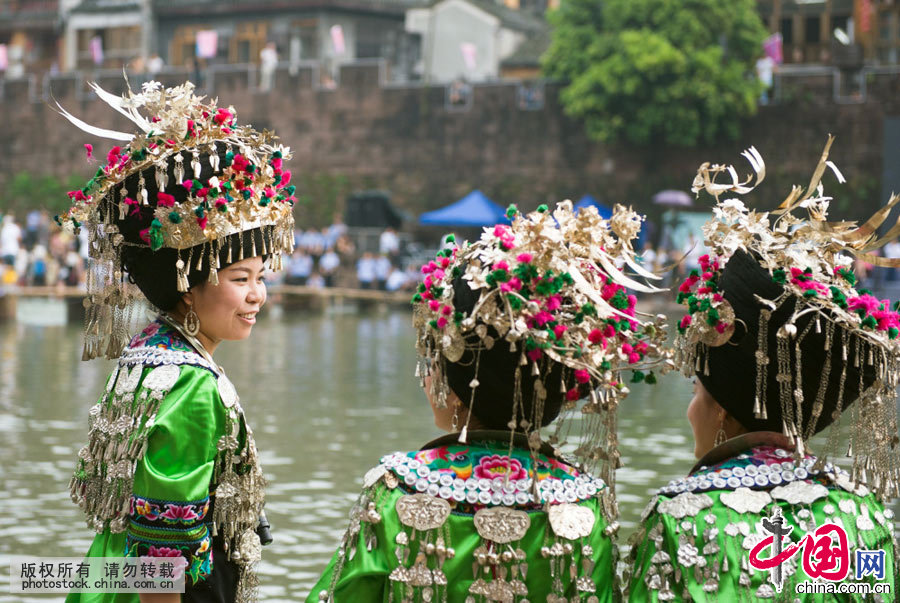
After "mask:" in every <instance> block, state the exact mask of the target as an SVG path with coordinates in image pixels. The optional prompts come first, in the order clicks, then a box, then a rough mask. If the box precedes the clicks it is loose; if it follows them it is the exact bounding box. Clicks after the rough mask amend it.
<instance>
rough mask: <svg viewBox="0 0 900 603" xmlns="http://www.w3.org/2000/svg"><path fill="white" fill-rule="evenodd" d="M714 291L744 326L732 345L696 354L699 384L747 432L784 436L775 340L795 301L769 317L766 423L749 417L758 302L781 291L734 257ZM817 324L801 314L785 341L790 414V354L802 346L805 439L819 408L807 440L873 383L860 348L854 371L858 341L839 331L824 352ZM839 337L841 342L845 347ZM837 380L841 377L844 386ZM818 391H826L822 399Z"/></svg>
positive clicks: (793, 360) (745, 258)
mask: <svg viewBox="0 0 900 603" xmlns="http://www.w3.org/2000/svg"><path fill="white" fill-rule="evenodd" d="M719 288H720V289H721V290H722V294H723V296H724V297H725V299H726V300H727V301H728V303H730V304H731V307H732V308H733V309H734V312H735V315H736V316H737V318H739V319H740V321H742V322H743V324H741V322H738V324H737V326H736V329H735V335H734V336H732V341H730V342H728V343H726V344H724V345H721V346H718V347H710V348H706V349H705V351H701V353H700V354H699V358H698V365H699V367H700V368H699V370H697V378H698V379H700V381H701V382H702V383H703V386H704V387H705V388H706V389H707V391H709V393H710V394H711V395H712V397H713V398H714V399H715V400H716V402H718V403H719V405H720V406H722V408H724V409H725V410H727V411H728V413H729V414H731V416H733V417H734V418H735V419H737V421H738V422H739V423H740V424H741V425H742V426H743V427H744V428H746V429H747V430H749V431H782V429H783V425H782V408H781V392H780V389H779V383H778V379H777V377H778V372H779V362H778V355H777V353H778V335H777V334H778V329H779V327H781V326H782V325H784V324H785V323H786V322H787V321H788V320H789V319H790V317H791V316H792V315H793V313H794V311H795V309H796V299H789V300H787V301H785V302H784V303H783V304H781V306H780V307H779V308H778V309H777V310H776V311H774V312H772V315H771V317H770V318H769V321H768V329H767V333H766V335H767V337H766V356H767V357H768V360H769V362H768V365H766V369H765V370H766V371H767V374H766V389H765V390H764V391H762V392H761V393H760V396H761V397H762V398H763V399H762V400H761V401H760V402H761V403H762V404H765V407H766V414H767V415H768V417H767V418H766V419H759V418H757V417H756V416H755V413H754V411H753V407H754V403H755V397H756V373H757V364H756V362H757V360H756V352H757V351H758V348H759V330H760V320H759V319H760V310H761V309H762V306H761V305H760V303H759V302H758V301H757V300H756V296H759V297H761V298H765V299H769V300H775V299H777V298H778V297H779V296H780V295H781V294H782V293H784V287H783V286H782V285H779V284H778V283H776V282H775V281H773V280H772V275H771V274H769V271H768V270H766V269H765V268H763V267H762V266H761V265H760V263H759V261H758V260H757V259H756V258H754V257H753V256H751V255H750V254H748V253H746V252H744V251H742V250H738V251H737V252H736V253H735V254H734V256H732V258H731V259H730V260H729V261H728V263H727V264H726V265H725V270H724V271H723V273H722V277H721V279H720V281H719ZM816 316H817V315H816V313H810V314H806V315H805V316H802V317H800V318H799V319H798V320H797V321H796V322H795V323H794V324H795V325H796V327H797V336H796V337H797V338H796V339H790V340H789V341H790V344H789V346H788V351H789V364H788V366H789V367H790V372H791V373H792V376H793V379H794V380H793V381H792V382H791V383H790V391H791V404H793V405H794V406H795V407H796V404H797V400H796V394H795V390H796V389H797V382H796V379H797V375H796V366H797V360H798V359H797V352H796V349H795V347H796V344H797V341H798V340H799V342H800V354H801V358H800V364H801V369H800V376H801V378H802V384H801V389H802V392H803V401H802V404H801V408H802V423H801V425H802V429H803V434H805V433H807V431H808V430H809V426H810V423H811V421H812V415H813V408H814V405H815V404H816V400H817V399H818V400H820V401H821V403H822V405H823V406H822V410H821V413H820V414H819V416H818V418H817V419H816V424H815V425H814V426H813V433H818V432H819V431H821V430H823V429H825V428H826V427H827V426H828V425H829V424H830V423H832V422H833V421H834V411H835V410H836V409H837V406H838V401H839V400H840V404H841V407H842V409H845V408H847V407H848V406H849V405H850V404H852V403H853V401H854V400H856V398H858V397H859V395H860V393H861V390H860V383H862V385H863V389H865V388H867V387H869V386H870V385H872V384H873V383H874V382H875V378H876V375H875V367H874V366H872V365H869V364H867V363H866V362H865V349H866V348H865V346H863V347H862V348H861V349H862V350H863V357H862V358H861V359H860V360H861V362H860V363H859V364H860V365H861V366H857V361H856V357H857V345H858V343H859V337H858V336H857V335H854V334H852V333H850V332H848V331H845V330H844V329H842V328H841V327H839V326H838V327H836V328H835V329H834V334H833V336H832V341H831V342H830V345H826V344H827V341H826V337H827V335H826V324H825V321H824V320H823V321H821V324H820V329H819V330H818V332H817V329H816V326H815V324H813V323H814V321H815V320H817V318H816ZM744 325H746V328H745V326H744ZM842 333H843V334H842ZM801 335H802V336H803V337H802V339H801ZM842 337H843V338H845V340H844V341H843V343H842ZM842 348H843V349H842ZM844 349H846V359H844ZM707 368H708V371H707V370H706V369H707ZM860 371H862V376H860ZM842 372H845V374H844V377H843V378H842V377H841V373H842ZM823 386H824V390H822V391H820V388H821V387H823ZM801 435H802V434H801Z"/></svg>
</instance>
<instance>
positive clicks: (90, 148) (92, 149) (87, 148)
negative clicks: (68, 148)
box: [84, 143, 94, 159]
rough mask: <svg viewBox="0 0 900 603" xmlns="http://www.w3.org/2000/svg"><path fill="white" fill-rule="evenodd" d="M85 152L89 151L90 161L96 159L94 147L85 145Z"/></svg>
mask: <svg viewBox="0 0 900 603" xmlns="http://www.w3.org/2000/svg"><path fill="white" fill-rule="evenodd" d="M84 150H85V151H87V158H88V159H92V158H93V157H94V145H92V144H87V143H85V145H84Z"/></svg>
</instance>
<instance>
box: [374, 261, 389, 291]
mask: <svg viewBox="0 0 900 603" xmlns="http://www.w3.org/2000/svg"><path fill="white" fill-rule="evenodd" d="M392 268H393V265H392V264H391V260H390V259H389V258H388V256H386V255H384V254H382V255H380V256H378V257H377V258H375V280H377V281H378V288H379V289H380V290H382V291H384V290H385V287H386V285H387V280H388V277H389V276H390V274H391V269H392Z"/></svg>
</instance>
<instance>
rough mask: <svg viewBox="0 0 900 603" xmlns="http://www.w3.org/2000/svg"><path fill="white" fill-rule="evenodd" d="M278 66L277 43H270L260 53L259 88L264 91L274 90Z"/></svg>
mask: <svg viewBox="0 0 900 603" xmlns="http://www.w3.org/2000/svg"><path fill="white" fill-rule="evenodd" d="M277 66H278V50H277V49H276V48H275V42H269V43H268V44H266V45H265V47H264V48H263V49H262V50H260V51H259V88H260V90H263V91H269V90H271V89H272V83H273V82H274V80H275V68H276V67H277Z"/></svg>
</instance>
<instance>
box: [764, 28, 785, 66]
mask: <svg viewBox="0 0 900 603" xmlns="http://www.w3.org/2000/svg"><path fill="white" fill-rule="evenodd" d="M763 52H765V53H766V56H767V57H769V58H770V59H772V60H773V61H775V62H776V63H777V64H779V65H781V64H782V63H784V41H783V39H782V37H781V33H773V34H772V35H771V36H769V37H768V38H766V39H765V40H763Z"/></svg>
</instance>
